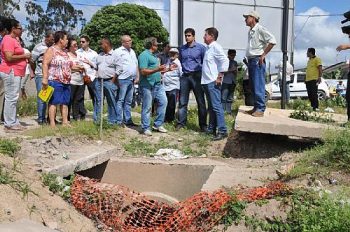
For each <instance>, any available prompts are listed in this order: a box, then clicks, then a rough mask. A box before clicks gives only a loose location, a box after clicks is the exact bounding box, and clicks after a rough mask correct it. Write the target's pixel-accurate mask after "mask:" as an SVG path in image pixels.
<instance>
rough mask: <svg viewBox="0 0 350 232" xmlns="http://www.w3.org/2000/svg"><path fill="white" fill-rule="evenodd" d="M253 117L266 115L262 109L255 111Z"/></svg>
mask: <svg viewBox="0 0 350 232" xmlns="http://www.w3.org/2000/svg"><path fill="white" fill-rule="evenodd" d="M252 116H253V117H264V112H261V111H255V112H254V113H252Z"/></svg>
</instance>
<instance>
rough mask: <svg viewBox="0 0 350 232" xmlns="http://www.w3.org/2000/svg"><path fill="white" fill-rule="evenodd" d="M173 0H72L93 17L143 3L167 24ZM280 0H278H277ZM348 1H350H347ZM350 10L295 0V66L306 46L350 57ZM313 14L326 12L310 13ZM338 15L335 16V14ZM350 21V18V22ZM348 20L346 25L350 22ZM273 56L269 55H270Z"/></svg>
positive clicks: (331, 1) (327, 1)
mask: <svg viewBox="0 0 350 232" xmlns="http://www.w3.org/2000/svg"><path fill="white" fill-rule="evenodd" d="M25 1H26V0H22V1H21V2H20V6H21V9H22V10H21V11H20V12H15V17H16V18H18V19H19V21H21V22H22V24H25V23H26V22H25V11H24V7H23V6H24V2H25ZM35 1H36V2H38V3H39V4H42V5H45V4H47V0H35ZM170 1H171V0H99V1H96V0H69V2H71V3H72V4H73V5H74V7H75V8H76V9H81V10H83V13H84V17H85V18H86V19H87V21H89V20H90V19H91V17H92V15H93V14H94V13H96V11H97V10H98V9H100V8H101V7H102V6H104V5H115V4H118V3H122V2H128V3H135V4H142V5H145V6H147V7H149V8H153V9H155V10H156V11H157V13H158V14H159V15H160V16H161V18H162V22H163V24H164V25H165V27H166V28H169V5H170ZM276 1H277V0H276ZM346 2H347V3H346ZM348 10H350V4H349V1H348V0H295V27H294V28H295V30H294V65H295V68H303V67H305V66H306V62H307V57H306V50H307V48H308V47H314V48H315V49H316V55H318V56H319V57H320V58H321V59H322V61H323V64H324V65H325V66H328V65H332V64H334V63H337V62H341V61H345V60H347V59H350V50H349V51H342V52H340V53H339V52H337V51H336V50H335V48H336V47H337V46H338V45H339V44H343V43H350V40H349V38H348V37H347V36H346V35H344V34H342V32H341V26H342V25H341V24H340V21H341V20H342V19H343V16H342V14H343V13H344V12H346V11H348ZM310 15H322V16H317V17H309V16H310ZM333 15H334V16H333ZM348 24H350V22H349V23H348ZM348 24H346V25H348ZM268 59H269V58H268ZM278 59H280V58H277V57H274V56H273V55H271V56H270V61H271V63H277V62H279V61H278Z"/></svg>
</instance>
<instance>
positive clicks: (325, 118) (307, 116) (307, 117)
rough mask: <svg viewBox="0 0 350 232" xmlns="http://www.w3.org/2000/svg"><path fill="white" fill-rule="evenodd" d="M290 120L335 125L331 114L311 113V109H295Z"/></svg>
mask: <svg viewBox="0 0 350 232" xmlns="http://www.w3.org/2000/svg"><path fill="white" fill-rule="evenodd" d="M289 117H290V118H294V119H299V120H303V121H314V122H319V123H335V121H334V120H333V117H332V115H331V114H324V113H323V114H320V113H318V112H312V109H310V108H307V109H297V110H295V111H294V112H292V113H291V114H290V116H289Z"/></svg>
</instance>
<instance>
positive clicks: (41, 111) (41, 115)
mask: <svg viewBox="0 0 350 232" xmlns="http://www.w3.org/2000/svg"><path fill="white" fill-rule="evenodd" d="M42 80H43V77H42V76H35V86H36V91H37V93H39V92H40V90H41V88H42ZM36 103H37V110H38V122H39V123H41V122H46V107H47V105H46V103H45V102H43V101H42V100H41V99H40V98H39V97H38V96H37V97H36Z"/></svg>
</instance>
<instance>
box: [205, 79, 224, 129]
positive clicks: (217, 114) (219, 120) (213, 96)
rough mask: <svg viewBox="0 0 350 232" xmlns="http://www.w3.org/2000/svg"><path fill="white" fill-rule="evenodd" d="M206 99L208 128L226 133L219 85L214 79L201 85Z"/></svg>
mask: <svg viewBox="0 0 350 232" xmlns="http://www.w3.org/2000/svg"><path fill="white" fill-rule="evenodd" d="M202 86H203V90H204V93H205V95H206V97H207V100H208V112H209V126H208V130H209V131H213V132H216V128H217V129H218V132H219V133H227V127H226V123H225V116H224V109H223V108H222V106H221V87H220V86H219V85H216V84H215V81H213V82H210V83H209V84H205V85H202Z"/></svg>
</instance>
